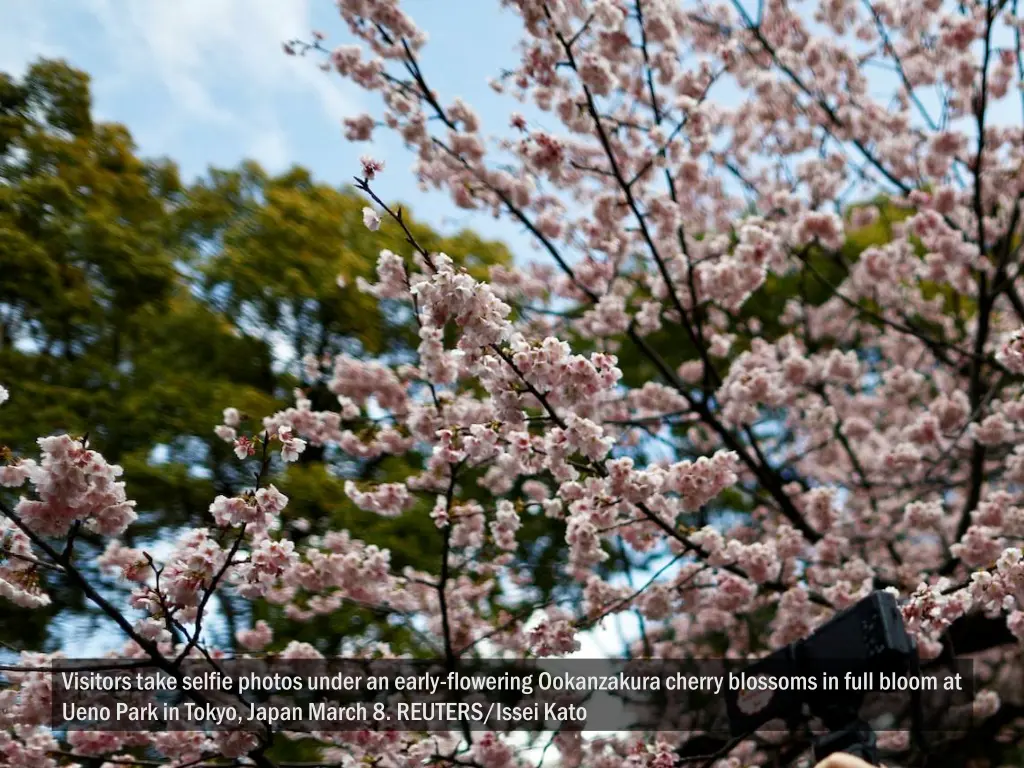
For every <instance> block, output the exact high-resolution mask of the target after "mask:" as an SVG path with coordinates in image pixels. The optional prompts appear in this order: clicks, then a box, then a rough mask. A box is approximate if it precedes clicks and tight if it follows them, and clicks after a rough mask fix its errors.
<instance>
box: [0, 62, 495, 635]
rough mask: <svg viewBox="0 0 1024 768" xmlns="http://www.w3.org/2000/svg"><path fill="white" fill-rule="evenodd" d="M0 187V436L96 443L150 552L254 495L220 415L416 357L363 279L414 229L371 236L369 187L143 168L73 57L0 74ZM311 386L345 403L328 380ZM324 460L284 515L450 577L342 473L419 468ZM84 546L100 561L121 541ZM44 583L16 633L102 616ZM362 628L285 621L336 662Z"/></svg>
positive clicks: (490, 248) (42, 631) (411, 524)
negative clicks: (44, 592) (348, 364)
mask: <svg viewBox="0 0 1024 768" xmlns="http://www.w3.org/2000/svg"><path fill="white" fill-rule="evenodd" d="M0 179H2V182H0V381H2V382H3V383H4V385H5V386H7V387H8V388H9V389H10V391H11V400H10V402H9V403H7V404H6V406H5V407H4V408H2V409H0V444H4V445H7V446H9V447H10V448H11V449H12V450H13V451H14V452H15V453H16V454H22V455H28V456H35V455H37V453H38V451H37V447H36V446H35V440H36V438H37V437H39V436H40V435H48V434H53V433H62V432H69V433H71V434H74V435H84V434H88V436H89V441H90V445H91V446H92V447H94V448H96V449H98V450H99V451H101V452H102V453H103V454H104V455H105V456H106V457H107V459H108V460H109V461H111V462H112V463H119V464H121V465H122V466H124V468H125V479H126V481H127V483H128V494H129V497H130V498H133V499H136V500H137V501H138V507H137V510H138V512H139V513H140V520H139V523H138V524H137V525H135V526H132V528H131V529H130V531H129V536H130V539H131V541H132V542H133V543H135V544H140V543H141V544H145V545H147V546H155V545H156V543H157V542H160V541H168V540H170V539H171V538H173V535H174V532H175V531H176V530H177V529H180V528H182V527H186V526H209V525H211V523H212V518H211V517H210V515H209V512H208V507H209V504H210V501H211V500H212V499H213V498H214V496H216V495H217V494H224V495H228V496H230V495H233V494H235V493H237V492H239V491H241V490H242V489H243V488H245V487H249V486H251V476H250V475H247V474H245V473H244V472H243V467H242V465H241V463H240V462H238V461H237V460H236V458H235V456H234V454H233V453H232V451H231V447H230V446H229V445H227V444H225V443H223V442H221V441H220V440H219V439H217V438H216V436H215V435H214V434H213V428H214V426H215V425H217V424H218V423H220V422H221V420H222V419H221V413H222V410H223V409H224V408H225V407H226V406H229V405H230V406H235V407H238V408H239V409H241V410H242V411H244V412H246V413H248V414H251V415H252V416H254V417H257V418H258V417H262V416H263V415H269V414H271V413H273V412H274V411H276V410H278V409H280V408H283V407H287V406H288V405H290V404H293V403H294V397H293V394H292V393H293V390H294V389H295V387H296V386H300V385H301V381H300V379H299V378H298V377H299V375H300V372H301V366H300V364H299V360H300V359H301V357H302V355H304V354H307V353H312V354H316V355H323V354H337V353H341V352H347V353H349V354H353V355H358V356H360V357H380V358H385V359H402V358H403V357H408V356H409V355H410V350H412V349H414V348H415V344H416V343H417V341H418V338H417V335H416V329H415V326H414V324H413V323H412V318H411V316H410V315H409V314H408V313H407V312H402V311H400V310H399V309H397V308H393V307H388V306H386V305H383V306H379V305H378V303H377V302H376V301H375V300H373V299H372V297H368V296H366V295H365V294H362V293H361V292H359V290H358V289H357V288H356V280H357V278H359V277H363V278H366V279H368V280H371V281H374V280H375V276H374V270H375V265H376V261H377V255H378V253H379V251H380V249H381V248H382V247H385V248H386V247H391V248H393V249H394V250H396V251H399V250H400V248H401V246H402V243H403V242H404V236H401V235H400V233H399V232H397V231H392V230H390V229H389V228H388V227H387V226H385V227H384V228H383V229H382V230H381V232H378V233H371V232H369V231H368V230H367V229H366V227H365V226H364V225H363V222H362V213H361V211H362V208H363V206H364V205H365V203H364V201H363V199H362V198H361V197H359V196H358V195H357V194H355V193H354V191H353V190H350V189H337V188H334V187H331V186H329V185H326V184H323V183H320V182H317V181H316V179H315V178H314V177H313V175H312V174H311V173H310V172H309V171H307V170H305V169H302V168H293V169H291V170H290V171H288V172H286V173H283V174H281V175H278V176H274V175H271V174H269V173H267V172H266V171H264V170H263V169H262V168H260V166H259V165H257V164H256V163H252V162H246V163H244V164H242V165H241V167H239V168H236V169H226V170H225V169H210V170H209V172H208V173H207V174H206V175H205V176H204V177H202V178H199V179H196V180H194V181H192V182H186V181H185V180H183V179H182V178H181V177H180V176H179V174H178V171H177V169H176V167H175V166H174V164H173V163H172V162H171V161H169V160H156V161H153V160H147V159H143V158H140V157H139V156H138V155H137V153H136V148H135V146H134V144H133V142H132V138H131V135H130V134H129V132H128V130H127V129H126V128H125V127H123V126H120V125H113V124H106V123H100V122H96V121H94V120H93V118H92V115H91V99H90V91H89V78H88V76H87V75H86V74H85V73H83V72H80V71H77V70H75V69H74V68H72V67H70V66H69V65H67V64H66V63H64V62H61V61H52V60H43V61H39V62H37V63H36V64H35V65H34V66H32V67H31V68H30V69H29V70H28V72H27V73H26V75H25V76H24V78H23V79H21V80H20V81H16V80H15V79H13V78H12V77H10V76H8V75H5V74H0ZM408 218H409V217H408V216H407V219H408ZM412 228H413V230H414V232H415V234H416V236H417V238H418V239H420V241H421V242H423V243H424V244H426V245H427V246H428V247H429V248H431V249H433V250H438V251H444V252H446V253H447V254H448V255H449V256H451V257H452V258H453V259H454V260H455V261H456V262H457V263H459V264H462V265H464V266H466V267H467V268H469V269H470V270H471V271H474V272H476V273H477V276H478V277H483V276H484V272H485V271H486V268H487V267H488V265H490V264H499V263H500V264H508V263H510V262H511V256H510V254H509V252H508V250H507V249H506V248H505V247H504V246H502V245H501V244H498V243H493V242H488V241H486V240H484V239H482V238H480V237H478V236H476V235H474V234H473V233H470V232H462V233H459V234H457V235H455V236H452V237H445V236H443V235H441V234H440V233H437V232H434V231H432V230H430V229H429V228H427V227H425V226H423V225H421V224H418V223H416V222H413V223H412ZM396 229H397V228H396ZM339 277H340V278H341V284H342V286H343V287H341V286H339V281H338V278H339ZM308 394H309V396H310V397H311V398H312V399H313V400H314V403H315V405H316V407H329V406H330V405H331V402H330V400H331V397H330V395H329V393H327V392H326V390H325V389H324V390H323V391H312V392H309V393H308ZM319 458H321V457H320V455H319V452H317V451H315V450H310V451H308V452H307V455H305V456H304V457H303V460H302V461H301V462H300V463H299V464H297V465H294V466H292V467H291V468H289V470H288V472H287V474H285V475H278V476H276V477H275V478H274V482H275V484H277V485H278V486H279V487H280V488H281V489H282V491H284V492H285V493H286V494H288V495H289V496H290V497H292V501H291V504H290V506H289V508H288V509H287V510H286V515H287V516H289V517H305V518H308V519H309V520H310V521H311V522H312V524H313V527H312V528H311V532H316V531H318V530H323V529H326V528H329V527H346V528H350V529H351V530H352V531H353V532H354V535H356V536H359V537H362V538H365V539H366V540H368V541H371V542H373V543H376V544H378V545H379V546H381V547H387V548H389V549H391V550H392V552H393V553H394V561H395V563H396V565H398V566H399V567H401V566H402V565H414V566H416V567H421V568H426V569H433V568H435V567H436V563H437V562H438V560H439V554H438V555H437V556H436V557H432V554H433V550H434V549H436V550H437V552H438V553H439V552H440V541H439V540H437V539H438V537H437V536H436V530H435V529H434V527H433V524H432V523H431V521H430V520H429V518H428V517H427V516H426V515H423V516H418V515H407V516H405V517H403V518H401V519H399V520H386V519H382V518H379V517H377V516H375V515H372V514H369V513H364V512H362V511H360V510H358V509H356V508H355V507H354V506H353V505H352V504H351V503H350V502H349V501H348V499H347V497H346V496H345V495H344V493H343V490H342V489H343V485H344V480H345V479H346V478H351V477H355V478H357V479H360V480H383V479H389V478H397V477H400V476H402V475H404V474H405V473H407V472H409V471H410V470H411V468H410V467H409V466H398V465H401V464H402V462H403V461H404V460H401V459H388V460H387V461H384V462H376V463H360V462H352V461H347V462H345V463H344V464H343V465H341V466H340V467H338V466H335V463H333V462H329V465H330V466H331V468H332V471H331V472H328V471H327V469H326V467H325V465H324V463H323V462H320V461H318V459H319ZM339 469H340V471H334V470H339ZM11 500H13V498H12V499H11ZM431 534H433V535H431ZM435 540H437V542H436V547H435V546H433V545H432V542H434V541H435ZM83 546H84V547H86V549H85V550H83V553H82V555H81V557H80V562H82V563H88V562H89V560H90V557H89V555H90V554H95V553H96V552H97V551H99V550H101V549H102V548H103V546H105V542H103V541H101V540H99V538H98V537H92V539H89V538H88V537H86V539H85V540H84V541H83ZM41 576H43V577H44V579H46V580H47V587H48V589H50V591H51V592H52V593H53V594H54V597H55V598H56V599H55V601H54V604H53V605H52V606H51V608H50V610H48V611H23V610H19V609H17V608H15V607H13V606H12V605H11V604H10V603H7V602H4V603H3V604H2V605H0V641H3V642H4V643H6V644H7V645H8V646H10V647H14V648H40V647H44V646H45V647H48V648H56V647H61V646H65V647H67V646H69V645H70V646H72V647H73V646H74V644H75V640H76V638H79V637H81V636H82V633H88V632H90V631H91V629H92V624H91V620H92V615H91V614H90V613H89V612H88V611H87V610H86V606H85V605H83V602H82V599H81V596H80V595H78V594H76V593H75V592H74V591H73V590H70V589H69V588H67V586H66V585H64V584H62V583H60V582H59V581H58V580H54V579H53V578H52V577H49V574H46V573H44V574H41ZM107 583H108V584H112V582H110V581H108V582H107ZM112 588H113V587H112ZM219 608H220V610H221V611H222V612H223V613H224V615H225V617H226V619H227V629H229V630H230V628H231V627H232V626H233V625H234V626H244V625H248V623H249V621H251V620H252V618H253V617H251V616H248V615H246V616H238V615H237V613H238V610H239V609H238V607H237V606H235V605H232V603H231V601H230V600H225V601H222V604H221V605H220V606H219ZM271 618H274V617H273V616H272V617H271ZM366 621H367V617H365V616H361V615H359V614H358V612H353V613H351V614H348V613H345V612H344V611H342V612H339V614H338V615H335V616H332V617H331V619H330V621H329V624H330V626H319V625H313V626H309V627H304V628H303V627H281V626H279V630H280V631H281V635H280V636H281V637H286V638H288V639H293V638H294V639H305V640H309V641H314V640H315V641H316V644H317V645H318V646H320V647H321V648H322V649H323V650H324V651H326V652H329V651H331V650H332V648H331V643H332V642H335V641H336V640H337V639H339V638H341V637H344V636H346V635H351V634H361V633H365V631H366V626H365V622H366ZM240 622H244V624H240ZM275 622H276V623H278V624H279V625H280V624H281V623H282V622H283V619H281V618H280V617H277V618H275ZM227 635H228V633H225V637H223V638H222V639H223V640H225V641H228V640H229V639H230V638H229V637H228V636H227ZM392 639H393V640H395V641H400V639H401V638H392Z"/></svg>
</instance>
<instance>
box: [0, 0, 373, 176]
mask: <svg viewBox="0 0 1024 768" xmlns="http://www.w3.org/2000/svg"><path fill="white" fill-rule="evenodd" d="M67 2H68V3H69V10H70V12H69V13H68V14H66V15H62V16H61V15H57V16H55V15H53V14H52V13H48V10H49V8H48V4H46V3H29V2H24V3H23V2H19V1H18V0H0V11H2V13H3V15H4V16H5V17H11V16H13V20H14V21H13V24H9V25H8V24H5V25H4V26H3V28H0V70H2V71H8V72H12V73H20V72H21V71H23V70H24V68H25V66H26V65H27V64H28V63H29V62H31V61H33V60H35V59H36V58H38V57H40V56H50V57H52V56H63V57H65V58H67V59H68V60H69V61H70V62H71V63H72V64H73V65H75V66H78V67H81V68H84V69H86V70H87V71H88V72H89V74H90V75H92V76H93V87H94V94H95V97H96V104H97V108H96V114H97V116H98V117H99V118H100V119H110V120H115V121H117V122H123V123H126V124H127V125H128V127H129V128H130V129H131V130H132V132H133V133H135V134H136V135H137V136H138V137H139V138H140V139H145V140H144V141H142V144H143V148H144V151H145V152H146V153H147V154H165V153H166V154H170V155H172V156H174V155H176V154H178V152H177V150H179V149H180V148H181V147H182V143H181V142H182V141H188V140H190V138H186V137H187V136H188V137H194V136H195V131H196V130H197V129H198V130H199V131H200V132H203V133H204V134H205V135H208V136H210V138H211V140H215V141H219V142H221V144H222V145H223V143H224V142H227V144H228V145H229V146H230V145H235V146H237V147H238V148H239V149H240V150H242V151H247V152H250V153H251V154H250V156H251V157H253V159H255V160H258V161H260V162H261V163H264V164H265V165H267V166H268V167H272V168H274V169H281V168H284V167H287V166H288V165H290V162H291V159H292V158H291V157H289V151H290V144H289V137H288V135H287V133H286V132H285V131H284V128H283V127H284V126H285V123H284V122H283V120H282V118H283V117H284V116H283V115H282V113H281V109H282V108H283V107H282V102H284V101H285V99H290V100H291V108H292V109H294V108H295V107H294V105H295V104H296V103H299V104H305V105H307V106H306V109H307V110H308V111H309V115H308V117H309V118H310V119H314V120H315V119H326V120H327V121H329V122H330V124H331V125H332V126H338V125H339V123H340V121H341V118H342V117H345V116H347V115H351V114H354V113H357V112H359V111H361V110H360V109H359V95H358V92H357V90H356V89H355V88H354V87H353V86H351V85H349V84H346V83H344V82H343V81H342V79H341V78H339V77H338V76H337V75H328V74H326V73H324V72H323V71H321V70H320V68H319V67H318V66H317V65H318V63H319V62H318V61H317V60H316V59H314V58H312V57H310V58H299V57H291V56H287V55H285V53H284V51H283V50H282V43H283V42H284V41H286V40H290V39H294V38H301V39H308V38H309V36H310V31H311V28H312V21H311V18H310V8H309V0H174V2H147V1H143V0H67ZM15 30H17V32H15ZM97 32H98V35H97ZM296 97H297V101H296ZM318 108H319V113H318V111H317V109H318ZM339 135H340V127H339ZM339 141H340V136H339ZM210 160H211V161H213V160H214V158H212V157H211V158H210Z"/></svg>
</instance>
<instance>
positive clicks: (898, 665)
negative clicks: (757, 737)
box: [726, 591, 918, 764]
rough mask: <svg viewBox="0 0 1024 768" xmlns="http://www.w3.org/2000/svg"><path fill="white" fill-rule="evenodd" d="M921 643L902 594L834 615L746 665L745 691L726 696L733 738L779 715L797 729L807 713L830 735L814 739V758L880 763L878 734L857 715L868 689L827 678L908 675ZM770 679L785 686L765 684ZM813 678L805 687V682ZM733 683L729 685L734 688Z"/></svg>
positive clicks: (877, 597)
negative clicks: (842, 755) (850, 757)
mask: <svg viewBox="0 0 1024 768" xmlns="http://www.w3.org/2000/svg"><path fill="white" fill-rule="evenodd" d="M917 663H918V661H917V647H916V645H915V644H914V642H913V640H911V638H910V636H909V635H908V634H907V630H906V627H905V626H904V623H903V614H902V613H901V612H900V609H899V605H898V604H897V603H896V598H895V597H893V595H892V594H890V593H888V592H882V591H879V592H874V593H872V594H871V595H869V596H868V597H866V598H864V599H863V600H861V601H860V602H859V603H857V604H855V605H853V606H850V607H849V608H847V609H845V610H843V611H841V612H840V613H838V614H836V615H835V616H834V617H832V619H830V620H829V621H828V623H826V624H824V625H822V626H821V627H819V628H818V629H817V630H816V631H815V632H814V633H813V634H812V635H811V636H810V637H807V638H805V639H803V640H798V641H796V642H794V643H791V644H790V645H787V646H786V647H785V648H781V649H780V650H778V651H776V652H775V653H773V654H771V655H770V656H767V657H765V658H764V659H760V660H758V661H756V662H754V663H752V664H751V665H749V666H748V667H746V668H745V669H744V670H743V672H742V673H740V675H741V682H742V683H743V684H742V685H740V686H739V690H730V692H729V695H728V698H727V700H726V706H727V708H728V713H729V726H730V729H731V731H732V734H733V735H734V736H742V735H744V734H749V733H752V732H753V731H756V730H757V729H759V728H761V727H763V726H765V725H766V724H768V723H770V722H771V721H773V720H782V721H784V722H785V723H786V724H787V726H788V727H792V726H794V725H796V724H797V723H799V722H800V721H802V720H805V719H807V718H809V717H816V718H818V719H820V720H821V721H822V723H823V724H824V725H825V727H826V728H827V729H828V730H829V732H828V733H827V734H826V735H825V736H822V737H820V738H819V739H818V741H817V742H816V743H815V748H814V752H815V757H816V759H818V760H821V759H823V758H824V757H826V756H827V755H829V754H831V753H832V752H840V751H842V752H849V753H851V754H855V755H857V756H859V757H861V758H863V759H866V760H868V761H869V762H871V763H876V764H877V762H878V758H877V750H876V749H875V735H874V732H873V731H872V730H871V728H870V727H868V726H867V724H865V723H864V722H862V721H861V720H860V719H859V716H858V710H859V709H860V706H861V703H862V701H863V698H864V692H863V691H855V690H850V689H849V688H847V687H846V686H839V688H838V690H836V689H835V688H834V687H833V688H828V687H826V686H825V685H822V681H824V680H826V678H827V677H828V676H833V677H834V676H838V677H839V678H840V679H842V680H846V679H848V678H847V676H848V675H854V676H863V675H865V674H868V673H875V674H879V673H881V674H886V673H888V674H904V673H907V672H910V671H912V670H914V669H916V668H917ZM765 679H767V680H774V681H783V680H784V681H787V684H786V685H783V686H779V687H769V686H767V685H759V681H760V682H762V683H763V682H764V681H765ZM801 680H803V681H813V682H811V683H807V684H804V685H800V684H798V683H799V681H801ZM730 687H731V686H730Z"/></svg>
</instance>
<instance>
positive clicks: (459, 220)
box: [0, 0, 526, 251]
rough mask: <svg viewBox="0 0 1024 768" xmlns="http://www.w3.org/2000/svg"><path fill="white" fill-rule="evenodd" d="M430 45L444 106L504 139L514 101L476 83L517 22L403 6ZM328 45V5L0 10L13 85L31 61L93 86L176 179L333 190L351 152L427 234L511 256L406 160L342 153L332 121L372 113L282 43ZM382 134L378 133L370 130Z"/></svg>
mask: <svg viewBox="0 0 1024 768" xmlns="http://www.w3.org/2000/svg"><path fill="white" fill-rule="evenodd" d="M403 5H404V7H405V8H406V9H407V10H408V12H409V13H410V14H412V15H413V17H414V18H416V20H417V21H418V23H419V24H420V26H421V27H422V28H424V29H426V30H427V31H428V33H429V35H430V41H429V43H428V45H427V48H426V50H425V52H424V56H423V59H424V62H423V63H424V68H425V71H426V72H427V74H428V77H430V79H431V85H432V86H433V87H434V88H435V89H436V90H437V91H439V92H440V94H441V95H442V96H443V99H444V100H445V101H446V102H447V101H450V100H451V99H453V98H454V97H456V96H461V97H462V98H463V99H464V100H466V101H467V102H468V103H470V104H472V105H474V106H475V107H476V108H477V110H478V111H479V113H480V115H481V117H482V119H483V123H484V128H485V130H488V131H491V132H501V131H503V129H504V128H505V123H506V121H507V119H508V113H509V110H510V109H511V108H514V107H513V106H512V105H511V104H508V103H505V104H504V105H502V104H501V101H502V97H500V96H497V95H496V94H494V93H493V92H492V91H491V89H490V88H489V87H488V85H487V81H488V79H489V78H490V77H491V76H494V75H497V74H498V73H499V72H500V70H501V69H502V67H503V66H509V65H511V64H513V63H514V62H515V58H516V57H515V43H516V39H517V37H518V32H519V22H518V19H517V18H516V17H515V16H513V15H511V14H509V13H507V12H502V11H500V10H499V9H498V8H499V3H498V2H497V0H493V1H492V0H406V2H405V3H404V4H403ZM312 29H318V30H321V31H323V32H324V33H326V34H327V36H328V39H327V45H329V46H330V45H331V44H338V43H341V42H347V41H348V38H347V37H346V36H347V28H346V26H345V24H344V22H343V21H342V20H341V18H340V16H339V15H338V13H337V11H336V9H335V6H334V3H333V2H332V0H173V2H166V1H165V2H153V1H150V0H38V1H37V0H0V70H2V71H5V72H8V73H12V74H15V75H18V76H20V75H21V74H22V73H23V72H24V70H25V68H26V66H27V65H28V64H29V63H30V62H32V61H33V60H35V59H36V58H38V57H39V56H48V57H61V58H65V59H67V60H68V61H69V62H71V63H72V64H73V65H74V66H76V67H78V68H80V69H83V70H85V71H86V72H88V73H89V74H90V75H91V76H92V78H93V94H94V112H95V114H96V116H97V117H98V118H99V119H102V120H109V121H114V122H120V123H124V124H125V125H127V126H128V128H129V129H130V130H131V132H132V134H133V135H134V137H135V140H136V142H137V143H138V145H139V148H140V151H141V153H142V154H144V155H148V156H159V155H166V156H168V157H170V158H172V159H173V160H175V161H176V162H177V163H178V164H179V166H180V167H181V169H182V171H183V173H184V174H185V175H186V177H193V176H195V175H197V174H200V173H202V172H203V171H204V169H206V168H207V167H208V166H210V165H216V166H220V167H227V166H232V165H235V164H236V163H238V162H239V161H241V160H242V159H245V158H253V159H256V160H258V161H259V162H261V163H262V164H263V165H264V166H265V167H267V168H268V169H270V170H272V171H281V170H284V169H286V168H288V167H289V166H291V165H292V164H299V165H303V166H306V167H308V168H310V169H312V171H313V172H314V173H315V175H316V176H317V177H318V178H320V179H322V180H324V181H327V182H330V183H332V184H340V183H344V182H347V181H349V180H350V179H351V177H352V176H353V174H354V173H356V172H357V170H358V168H359V164H358V158H359V157H360V155H362V154H367V153H369V154H373V155H374V156H375V157H378V158H379V159H383V160H385V161H386V163H387V170H386V172H385V174H384V176H383V177H382V178H381V180H380V185H379V192H380V193H381V194H382V196H383V197H384V198H385V199H392V200H401V201H403V202H406V203H408V204H409V205H411V206H412V208H413V211H414V213H415V214H416V215H417V218H420V219H422V220H425V221H427V222H429V223H430V224H432V225H434V226H435V227H441V228H443V229H446V230H447V229H454V228H458V227H461V226H473V225H476V226H477V227H478V228H479V229H480V230H481V233H482V234H484V235H485V236H489V237H495V238H502V239H505V240H506V241H507V242H508V241H511V244H512V245H514V246H515V247H516V249H517V250H520V251H521V250H522V246H524V245H525V244H526V240H525V238H523V237H522V236H521V235H520V233H519V232H518V231H517V230H516V228H514V227H512V226H511V225H508V224H502V223H499V222H495V221H494V220H493V219H492V218H491V217H489V216H481V217H480V218H474V217H473V215H472V214H470V215H467V214H466V212H465V211H460V210H458V209H456V208H454V206H452V205H451V204H449V203H448V202H447V198H446V197H444V196H441V195H438V194H426V195H425V194H423V193H420V192H419V191H418V190H417V189H416V185H415V182H414V180H413V178H412V176H411V174H410V173H409V167H410V165H411V163H412V156H411V155H410V154H409V153H408V152H407V151H405V150H404V149H403V148H402V146H401V144H400V143H399V142H397V141H393V140H387V139H383V140H381V141H376V142H375V143H374V144H373V145H372V147H371V146H370V145H367V144H349V143H348V142H346V141H345V140H344V137H343V136H342V131H341V119H342V118H343V117H345V116H348V115H354V114H358V113H360V112H364V111H370V112H371V113H374V114H378V113H379V112H378V106H379V104H378V103H377V101H376V98H375V97H374V96H372V95H367V94H365V93H364V92H362V91H361V90H359V89H358V88H355V87H353V86H351V85H349V84H348V83H346V82H344V81H342V80H341V78H340V77H339V76H337V75H336V74H326V73H324V72H322V71H320V70H319V68H318V67H317V63H318V60H315V59H299V58H290V57H288V56H285V55H284V53H283V52H282V50H281V43H282V42H283V41H284V40H286V39H290V38H295V37H300V38H303V39H308V38H309V33H310V31H311V30H312ZM379 135H380V136H381V137H384V136H386V133H385V132H383V131H382V132H379Z"/></svg>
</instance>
